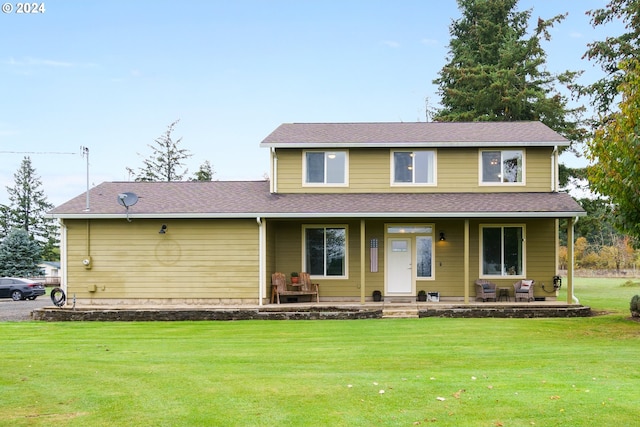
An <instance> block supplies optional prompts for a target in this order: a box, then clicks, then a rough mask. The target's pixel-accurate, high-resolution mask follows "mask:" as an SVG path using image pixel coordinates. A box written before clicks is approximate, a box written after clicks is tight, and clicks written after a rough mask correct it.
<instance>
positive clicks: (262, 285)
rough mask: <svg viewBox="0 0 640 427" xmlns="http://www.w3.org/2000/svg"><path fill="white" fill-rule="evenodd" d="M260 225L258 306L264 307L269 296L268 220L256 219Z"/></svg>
mask: <svg viewBox="0 0 640 427" xmlns="http://www.w3.org/2000/svg"><path fill="white" fill-rule="evenodd" d="M256 222H257V223H258V276H259V277H258V305H262V301H263V299H264V298H265V296H266V294H267V289H266V288H267V287H266V279H265V273H266V266H267V263H266V259H267V251H266V241H267V239H266V236H267V220H266V219H265V218H260V217H257V218H256Z"/></svg>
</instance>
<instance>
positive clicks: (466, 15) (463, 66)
mask: <svg viewBox="0 0 640 427" xmlns="http://www.w3.org/2000/svg"><path fill="white" fill-rule="evenodd" d="M517 3H518V0H458V6H459V8H460V10H461V12H462V17H461V18H460V19H458V20H457V21H454V22H453V23H452V25H451V27H450V33H451V40H450V42H449V57H448V62H447V64H446V65H445V66H444V67H443V68H442V70H441V71H440V72H439V77H438V78H437V79H435V80H434V81H433V82H434V83H435V84H437V85H438V86H439V94H440V96H441V98H442V99H441V104H442V106H443V107H442V108H441V109H440V110H439V111H437V112H436V114H435V116H434V118H433V119H434V120H435V121H515V120H539V121H541V122H543V123H544V124H546V125H547V126H549V127H550V128H552V129H554V130H555V131H557V132H559V133H560V134H562V135H564V136H565V137H566V138H568V139H570V140H572V141H576V140H580V139H581V138H582V136H583V134H584V132H583V131H582V130H581V129H580V128H579V126H578V125H579V117H580V114H581V112H582V111H583V108H576V109H570V108H568V106H567V104H568V99H567V97H566V96H564V95H562V94H561V93H560V91H559V90H557V89H556V87H555V86H556V85H557V84H560V85H564V86H570V85H572V84H573V83H574V80H575V79H576V78H577V77H578V76H579V73H576V72H570V71H565V72H563V73H561V74H559V75H553V74H551V73H550V72H548V71H546V69H545V64H546V53H545V51H544V49H543V48H542V46H541V41H542V40H543V39H544V40H547V41H548V40H550V37H551V36H550V34H549V31H548V30H549V28H551V27H552V26H553V25H554V24H556V23H559V22H561V21H562V20H563V19H564V18H565V16H566V15H558V16H555V17H554V18H552V19H549V20H542V19H538V24H537V26H536V28H535V29H534V30H533V32H532V33H533V34H532V35H531V36H529V37H527V33H528V22H529V18H530V17H531V11H530V10H529V11H524V12H518V11H516V10H515V8H516V6H517Z"/></svg>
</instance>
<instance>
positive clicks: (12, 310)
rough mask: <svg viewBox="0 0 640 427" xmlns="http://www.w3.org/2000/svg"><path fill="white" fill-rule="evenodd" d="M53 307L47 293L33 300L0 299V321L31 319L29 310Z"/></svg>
mask: <svg viewBox="0 0 640 427" xmlns="http://www.w3.org/2000/svg"><path fill="white" fill-rule="evenodd" d="M47 306H49V307H53V303H52V302H51V298H49V295H42V296H40V297H38V298H36V299H35V300H33V301H28V300H26V301H14V300H12V299H10V298H7V299H0V322H5V321H25V320H31V312H32V311H33V310H35V309H36V308H41V307H47Z"/></svg>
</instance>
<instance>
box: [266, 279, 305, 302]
mask: <svg viewBox="0 0 640 427" xmlns="http://www.w3.org/2000/svg"><path fill="white" fill-rule="evenodd" d="M280 295H299V294H298V291H290V290H288V289H287V276H285V274H284V273H280V272H276V273H273V274H272V275H271V303H272V304H273V301H274V299H275V300H276V301H277V302H278V304H280Z"/></svg>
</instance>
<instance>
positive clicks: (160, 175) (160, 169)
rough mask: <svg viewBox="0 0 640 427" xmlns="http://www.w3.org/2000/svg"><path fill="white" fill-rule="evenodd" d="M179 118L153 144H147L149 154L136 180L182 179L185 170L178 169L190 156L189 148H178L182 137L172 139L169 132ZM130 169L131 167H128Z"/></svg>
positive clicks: (185, 172)
mask: <svg viewBox="0 0 640 427" xmlns="http://www.w3.org/2000/svg"><path fill="white" fill-rule="evenodd" d="M178 122H179V120H176V121H175V122H173V123H171V124H170V125H169V126H168V127H167V131H166V132H165V133H164V134H163V135H162V136H160V137H158V138H157V139H156V140H155V144H154V145H152V144H148V146H149V148H151V150H152V153H151V155H150V156H149V157H148V158H146V159H145V160H144V161H143V164H144V166H143V167H141V168H140V169H139V172H138V174H137V176H136V181H182V180H183V178H184V176H185V175H186V174H187V172H188V171H187V170H186V169H184V170H182V171H179V169H180V168H181V167H182V166H183V165H184V164H183V161H184V160H185V159H188V158H189V157H191V156H192V154H190V153H189V150H187V149H184V148H179V146H180V143H181V142H182V138H180V139H178V140H176V141H174V140H173V138H172V137H171V133H172V132H173V130H174V128H175V127H176V125H177V124H178ZM128 170H129V171H130V170H131V169H130V168H128Z"/></svg>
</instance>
